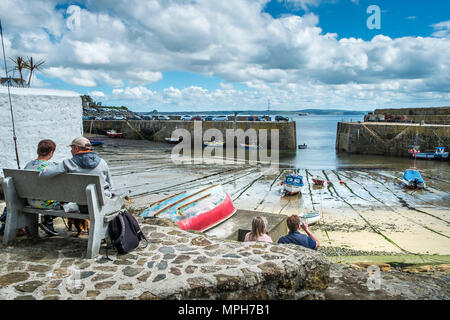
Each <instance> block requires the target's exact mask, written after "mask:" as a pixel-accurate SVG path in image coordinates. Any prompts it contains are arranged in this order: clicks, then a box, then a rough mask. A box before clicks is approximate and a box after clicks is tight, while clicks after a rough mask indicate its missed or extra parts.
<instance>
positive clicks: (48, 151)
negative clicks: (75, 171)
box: [0, 139, 60, 236]
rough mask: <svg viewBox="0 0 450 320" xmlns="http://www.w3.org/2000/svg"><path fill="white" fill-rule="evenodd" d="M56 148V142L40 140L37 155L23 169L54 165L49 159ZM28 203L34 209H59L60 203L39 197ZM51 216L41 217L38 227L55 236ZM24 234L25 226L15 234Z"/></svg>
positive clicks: (4, 215)
mask: <svg viewBox="0 0 450 320" xmlns="http://www.w3.org/2000/svg"><path fill="white" fill-rule="evenodd" d="M55 150H56V144H55V143H54V142H53V141H52V140H49V139H46V140H41V141H39V143H38V147H37V154H38V157H37V158H36V159H35V160H32V161H30V162H28V163H27V164H26V165H25V168H24V169H25V170H37V171H39V172H41V171H42V170H43V169H44V168H46V167H48V166H51V165H56V163H55V162H50V161H49V160H50V159H51V158H52V157H53V154H54V153H55ZM28 204H29V205H30V206H31V207H32V208H36V209H59V208H60V203H59V202H58V201H55V200H39V199H28ZM6 209H7V208H5V211H4V212H3V214H2V216H1V218H0V221H1V222H3V225H2V227H1V228H0V235H3V231H4V229H5V222H6V215H7V210H6ZM53 219H54V217H53V216H48V215H44V216H42V217H41V221H42V222H41V223H39V227H40V228H41V229H42V230H44V231H45V233H47V234H48V235H49V236H56V235H58V233H57V232H56V231H55V229H54V228H53ZM25 234H26V231H25V228H20V229H19V231H18V233H17V235H19V236H23V235H25Z"/></svg>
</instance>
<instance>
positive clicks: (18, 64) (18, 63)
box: [9, 56, 26, 86]
mask: <svg viewBox="0 0 450 320" xmlns="http://www.w3.org/2000/svg"><path fill="white" fill-rule="evenodd" d="M9 59H11V61H12V62H14V64H15V66H14V70H18V71H19V74H20V83H21V85H22V86H23V85H24V82H23V73H22V70H23V69H25V68H26V62H25V59H24V58H22V57H20V56H17V57H15V58H9Z"/></svg>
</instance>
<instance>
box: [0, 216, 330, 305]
mask: <svg viewBox="0 0 450 320" xmlns="http://www.w3.org/2000/svg"><path fill="white" fill-rule="evenodd" d="M155 220H158V219H149V220H148V221H147V220H146V221H145V222H143V223H142V222H141V227H142V231H143V232H144V234H145V235H146V237H147V239H148V240H149V244H148V245H147V247H145V248H144V247H142V246H140V247H139V248H137V249H136V250H134V251H133V252H131V253H129V254H126V255H117V256H116V255H115V253H114V252H112V251H110V254H109V256H110V258H112V259H111V260H107V259H105V257H104V254H105V251H104V248H102V250H101V251H100V254H101V256H99V257H97V258H96V259H83V255H84V253H85V251H86V245H87V239H81V238H73V237H70V238H63V237H52V238H46V239H41V240H40V241H32V242H30V241H18V242H17V243H15V244H14V246H8V247H2V246H1V245H0V298H2V299H7V300H13V299H39V300H40V299H60V300H67V299H80V300H85V299H87V300H91V299H97V300H156V299H169V300H180V299H207V300H209V299H227V300H249V299H253V300H255V299H257V300H264V299H283V300H286V299H324V291H325V290H326V289H327V287H328V284H329V282H330V264H331V263H330V261H329V260H328V259H327V258H326V256H324V255H323V254H322V253H319V252H317V251H315V250H311V249H306V248H304V247H301V246H297V245H293V244H290V245H286V244H277V243H267V242H237V241H229V240H220V239H218V238H215V237H208V236H205V235H204V234H201V233H198V232H187V231H182V230H180V229H179V228H178V227H169V226H161V225H152V222H154V221H155ZM147 222H149V223H150V224H147ZM74 279H76V281H74Z"/></svg>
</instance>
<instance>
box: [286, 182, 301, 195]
mask: <svg viewBox="0 0 450 320" xmlns="http://www.w3.org/2000/svg"><path fill="white" fill-rule="evenodd" d="M302 188H303V187H300V186H293V185H291V184H287V183H284V184H283V189H284V191H285V192H286V193H288V194H297V193H301V192H302Z"/></svg>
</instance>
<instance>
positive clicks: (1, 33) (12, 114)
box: [0, 20, 20, 169]
mask: <svg viewBox="0 0 450 320" xmlns="http://www.w3.org/2000/svg"><path fill="white" fill-rule="evenodd" d="M0 35H1V38H2V48H3V60H4V62H5V74H6V78H7V79H8V80H7V81H6V83H7V87H8V97H9V108H10V111H11V121H12V129H13V140H14V148H15V150H16V161H17V168H18V169H20V161H19V152H18V150H17V137H16V127H15V125H14V113H13V108H12V102H11V92H10V90H9V78H8V69H7V67H6V54H5V44H4V43H3V29H2V21H1V20H0Z"/></svg>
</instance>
